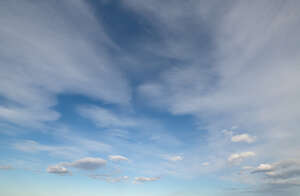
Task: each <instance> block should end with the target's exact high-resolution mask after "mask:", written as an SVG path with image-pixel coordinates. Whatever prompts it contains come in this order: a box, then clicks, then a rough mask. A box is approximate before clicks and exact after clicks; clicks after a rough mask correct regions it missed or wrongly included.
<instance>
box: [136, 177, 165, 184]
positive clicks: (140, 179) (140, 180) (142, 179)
mask: <svg viewBox="0 0 300 196" xmlns="http://www.w3.org/2000/svg"><path fill="white" fill-rule="evenodd" d="M159 179H160V178H159V177H136V178H134V181H133V183H135V184H137V183H144V182H152V181H157V180H159Z"/></svg>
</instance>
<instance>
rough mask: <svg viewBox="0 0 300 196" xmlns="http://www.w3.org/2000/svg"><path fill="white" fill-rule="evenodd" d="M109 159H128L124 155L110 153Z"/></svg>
mask: <svg viewBox="0 0 300 196" xmlns="http://www.w3.org/2000/svg"><path fill="white" fill-rule="evenodd" d="M109 160H111V161H128V158H127V157H124V156H122V155H109Z"/></svg>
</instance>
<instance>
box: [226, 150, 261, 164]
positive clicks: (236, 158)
mask: <svg viewBox="0 0 300 196" xmlns="http://www.w3.org/2000/svg"><path fill="white" fill-rule="evenodd" d="M255 155H256V154H255V153H254V152H241V153H234V154H231V155H230V156H229V157H228V161H229V162H232V163H240V162H242V161H243V160H244V159H245V158H248V157H253V156H255Z"/></svg>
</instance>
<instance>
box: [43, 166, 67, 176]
mask: <svg viewBox="0 0 300 196" xmlns="http://www.w3.org/2000/svg"><path fill="white" fill-rule="evenodd" d="M46 171H47V172H48V173H51V174H58V175H70V174H71V172H69V171H68V169H67V168H65V167H61V166H59V165H54V166H49V167H48V168H47V169H46Z"/></svg>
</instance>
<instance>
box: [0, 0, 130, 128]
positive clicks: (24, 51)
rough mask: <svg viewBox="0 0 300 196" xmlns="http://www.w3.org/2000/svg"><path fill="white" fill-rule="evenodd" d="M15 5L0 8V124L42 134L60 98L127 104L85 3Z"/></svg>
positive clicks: (121, 80) (124, 87)
mask: <svg viewBox="0 0 300 196" xmlns="http://www.w3.org/2000/svg"><path fill="white" fill-rule="evenodd" d="M15 3H16V2H14V0H13V1H6V2H3V4H2V6H1V7H0V18H1V21H0V26H1V32H0V40H1V43H2V44H1V46H0V51H1V55H0V67H1V73H0V96H1V97H2V98H4V99H6V102H2V105H0V119H1V120H4V121H7V122H10V123H15V124H18V125H22V126H31V127H37V128H41V127H43V126H44V125H45V122H49V121H55V120H57V119H58V118H59V117H60V114H59V113H58V112H56V111H55V110H54V109H53V106H54V105H57V99H56V97H57V95H60V94H69V93H71V94H80V95H84V96H88V97H91V98H94V99H97V100H102V101H105V102H109V103H117V104H127V103H128V102H129V100H130V96H131V95H130V87H129V85H128V82H127V79H126V78H125V77H124V76H123V74H122V73H121V72H120V70H119V69H118V68H117V66H116V65H115V64H116V63H115V60H116V57H115V56H114V57H113V58H112V57H110V54H109V52H108V49H113V48H115V49H116V45H115V44H114V43H113V42H112V41H111V40H110V38H109V36H107V35H106V33H105V32H104V30H103V27H102V25H101V22H99V21H98V20H97V17H96V16H95V15H94V14H93V13H94V12H93V11H91V10H90V9H91V8H90V7H89V5H88V4H87V3H86V2H85V1H82V0H79V1H76V2H73V1H65V2H59V3H54V2H48V3H46V4H45V3H42V2H37V3H32V2H30V1H28V2H21V3H20V2H18V6H15ZM61 6H62V7H64V8H63V9H60V7H61ZM62 10H64V11H62ZM53 16H55V17H53ZM62 21H63V22H62ZM95 42H97V43H100V44H99V45H95ZM4 103H5V104H4Z"/></svg>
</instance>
